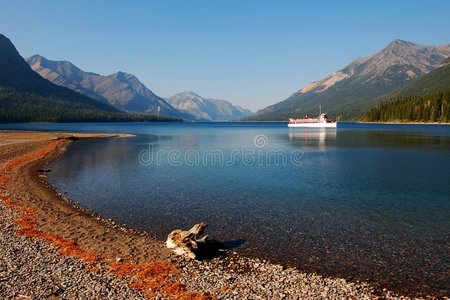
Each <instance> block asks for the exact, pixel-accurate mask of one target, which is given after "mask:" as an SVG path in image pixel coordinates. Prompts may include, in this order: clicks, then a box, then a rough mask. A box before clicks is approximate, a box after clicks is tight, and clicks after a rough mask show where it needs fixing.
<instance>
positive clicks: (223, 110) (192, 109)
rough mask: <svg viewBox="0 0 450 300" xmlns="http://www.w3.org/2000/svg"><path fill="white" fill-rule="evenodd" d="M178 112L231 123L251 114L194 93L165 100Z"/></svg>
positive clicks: (181, 94)
mask: <svg viewBox="0 0 450 300" xmlns="http://www.w3.org/2000/svg"><path fill="white" fill-rule="evenodd" d="M167 100H168V102H169V103H170V104H171V105H172V106H173V107H175V108H177V109H178V110H180V111H183V112H186V113H189V114H191V115H194V116H195V117H197V119H200V120H207V121H233V120H239V119H242V118H246V117H248V116H250V115H251V114H252V112H251V111H250V110H248V109H245V108H242V107H239V106H237V105H233V104H231V103H230V102H228V101H225V100H218V99H210V98H203V97H201V96H199V95H197V94H195V93H194V92H182V93H178V94H176V95H173V96H172V97H170V98H168V99H167Z"/></svg>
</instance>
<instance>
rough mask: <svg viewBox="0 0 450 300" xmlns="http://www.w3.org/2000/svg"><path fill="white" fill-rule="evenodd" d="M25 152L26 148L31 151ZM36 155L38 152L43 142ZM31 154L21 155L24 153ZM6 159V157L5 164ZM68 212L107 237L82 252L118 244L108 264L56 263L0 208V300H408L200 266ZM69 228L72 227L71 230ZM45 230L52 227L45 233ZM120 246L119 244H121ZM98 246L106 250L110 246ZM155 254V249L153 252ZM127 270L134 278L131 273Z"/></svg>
mask: <svg viewBox="0 0 450 300" xmlns="http://www.w3.org/2000/svg"><path fill="white" fill-rule="evenodd" d="M14 134H15V135H16V136H15V137H14V138H15V139H18V138H17V135H19V136H20V134H19V133H14ZM47 135H49V134H47ZM55 135H56V134H53V135H52V134H50V137H46V138H44V141H47V143H48V142H49V141H50V140H53V139H54V136H55ZM18 140H19V142H14V143H15V144H14V145H16V146H17V145H19V146H17V147H19V148H20V143H24V141H27V142H33V135H32V134H31V137H30V136H26V137H23V136H22V137H20V139H18ZM38 144H39V143H38ZM23 145H24V147H27V148H29V147H30V144H23ZM44 145H45V143H44ZM39 147H42V140H40V144H39ZM19 148H17V149H19ZM22 148H23V147H22ZM17 149H16V148H11V149H9V150H8V149H7V148H5V145H0V150H1V151H2V152H0V166H2V165H1V164H2V163H3V165H4V164H5V163H6V162H7V161H9V160H11V158H17V156H18V155H19V154H20V153H21V151H17ZM37 149H38V148H37ZM22 150H23V149H22ZM8 151H9V152H10V153H9V152H8ZM24 151H25V150H24ZM29 151H30V150H29V149H27V150H26V151H25V152H29ZM5 153H6V154H8V153H9V154H8V155H9V156H10V157H8V155H6V154H5ZM2 156H4V157H2ZM2 160H3V161H2ZM44 162H45V161H42V163H44ZM30 174H31V175H30ZM18 175H20V176H24V178H25V179H23V180H24V182H25V184H26V183H27V182H31V181H32V180H31V178H30V176H35V177H36V178H37V174H35V173H33V172H31V173H30V172H25V171H24V170H22V171H21V172H20V174H18ZM8 176H10V175H8ZM27 176H28V177H27ZM12 178H14V177H12ZM17 178H18V177H17ZM17 180H19V179H17ZM0 183H1V182H0ZM40 185H41V187H39V188H41V189H47V190H48V187H45V186H44V184H42V182H40ZM0 186H1V184H0ZM24 187H25V185H23V184H22V185H21V184H18V185H17V187H16V190H14V189H13V192H14V191H16V192H17V190H19V189H23V188H24ZM5 193H9V191H6V190H4V191H3V194H5ZM30 193H31V194H30V195H31V196H30V195H28V198H27V199H28V201H30V204H33V205H36V207H38V208H39V209H44V208H45V207H44V204H47V205H48V204H49V203H50V202H55V201H57V202H58V203H56V204H57V205H56V206H52V207H51V209H48V211H47V217H49V216H50V215H49V213H51V214H56V213H58V211H57V210H58V209H65V210H68V208H67V207H66V206H67V205H68V204H67V202H66V201H65V200H64V199H62V198H61V197H57V198H51V197H50V196H51V194H49V192H48V191H47V192H46V193H43V194H39V197H41V198H42V197H43V198H42V199H41V201H44V202H45V203H44V204H42V203H40V202H38V203H37V204H35V203H34V201H36V200H35V199H34V198H39V197H37V196H36V195H35V194H33V193H37V192H36V190H33V189H32V190H31V192H30ZM13 195H14V194H13ZM33 195H34V196H35V197H33ZM0 196H2V195H0ZM3 196H4V195H3ZM30 197H31V198H30ZM0 199H2V200H4V197H3V198H1V197H0ZM49 199H52V200H51V201H50V200H49ZM73 209H74V210H75V211H78V213H73V211H72V210H69V211H70V213H67V212H64V214H61V215H62V216H65V217H66V218H68V220H64V222H66V221H67V222H68V221H70V220H71V219H74V218H75V220H72V222H79V220H81V219H80V215H82V216H83V219H82V220H83V221H86V222H87V225H86V226H91V227H92V226H94V227H95V230H97V231H98V230H100V229H99V228H97V227H102V226H103V227H102V228H101V230H100V231H101V232H103V231H104V232H105V233H104V235H98V234H97V235H90V233H89V232H85V231H83V232H82V234H83V235H87V237H85V239H86V241H85V242H86V243H85V244H82V246H83V247H86V248H87V249H85V250H90V251H92V250H95V251H99V250H98V249H101V248H99V245H101V244H102V240H101V239H99V238H102V239H104V238H105V237H106V238H108V237H110V236H112V237H113V238H115V237H117V240H118V241H115V242H116V244H117V245H116V246H117V249H118V250H117V249H116V250H114V249H112V250H111V249H108V250H109V251H110V253H109V252H108V255H109V260H108V259H105V260H103V261H100V262H98V263H94V264H92V263H87V262H84V261H82V260H80V259H79V258H77V257H67V256H63V255H61V252H60V251H58V250H57V248H56V247H55V246H54V245H50V244H49V243H48V242H46V241H42V240H39V239H35V238H30V237H26V236H22V235H20V234H18V231H17V230H18V229H20V228H18V227H19V226H17V224H16V223H17V222H16V221H17V218H18V217H19V214H20V213H19V212H17V211H15V210H14V209H12V208H11V207H8V206H7V205H5V202H3V201H0V299H119V300H120V299H180V298H184V299H377V298H383V299H410V298H408V297H398V296H396V295H394V294H393V293H390V292H388V291H383V295H379V294H376V293H375V292H374V290H373V288H372V287H371V286H370V285H368V284H365V283H352V282H347V281H346V280H344V279H339V278H324V277H322V276H319V275H316V274H306V273H302V272H299V271H298V270H296V269H291V268H288V269H285V268H283V267H282V266H279V265H275V264H271V263H269V262H267V261H264V260H258V259H251V258H246V257H242V256H240V255H238V254H237V253H235V252H233V251H228V254H227V255H226V256H224V257H218V258H214V259H212V260H206V261H193V260H188V259H184V258H180V257H176V256H175V255H172V254H166V253H167V250H166V249H162V248H161V247H164V246H163V244H162V243H161V242H159V241H155V240H153V241H152V240H150V239H149V237H142V238H140V237H135V234H134V233H132V231H130V232H128V231H127V230H124V229H123V228H121V227H120V226H115V225H114V224H110V223H111V222H108V221H104V220H100V221H99V220H97V219H98V218H94V217H92V216H87V214H86V212H82V211H79V210H77V209H76V207H75V206H74V208H73ZM38 212H39V213H40V211H38ZM36 218H37V216H36ZM77 218H78V219H77ZM85 219H86V220H85ZM39 220H40V222H41V223H39V224H40V226H42V227H40V230H43V229H42V228H46V227H45V226H46V225H48V224H46V223H45V222H49V221H48V220H46V218H45V215H44V216H39ZM57 220H58V223H59V221H60V222H62V221H63V220H61V218H60V217H59V219H58V218H57ZM67 224H68V225H67V226H70V224H74V223H70V222H69V223H67ZM77 224H78V223H77ZM51 228H52V224H51V223H50V224H49V225H48V227H47V229H46V230H51ZM69 229H70V230H69V231H68V232H67V233H65V234H66V236H64V238H65V239H70V238H72V239H71V240H77V241H80V243H81V240H80V236H79V235H78V234H79V233H78V232H76V231H73V230H71V229H72V228H69ZM52 234H54V233H52ZM119 237H120V238H119ZM121 240H124V242H123V243H121ZM103 242H105V243H106V245H108V243H109V240H108V239H106V241H103ZM133 243H136V244H133ZM145 243H150V244H152V245H151V248H150V250H151V251H154V252H155V253H152V255H153V256H151V255H150V256H149V257H147V256H145V255H142V252H143V251H144V252H145V250H146V248H145V247H144V246H146V245H143V244H145ZM97 244H98V245H97ZM123 245H126V247H127V248H129V249H132V250H133V251H128V252H126V253H129V255H128V256H123V251H122V249H121V248H120V247H121V246H123ZM158 247H159V248H161V249H159V250H158ZM155 249H156V250H155ZM158 253H159V254H158ZM133 254H135V255H136V257H134V256H133ZM157 254H158V255H159V256H157ZM141 257H143V258H141ZM152 257H160V259H161V261H163V263H160V264H162V266H163V267H168V268H171V266H173V270H172V269H170V270H168V271H167V270H166V271H161V270H162V269H161V268H152V266H153V265H152V264H156V263H155V259H154V258H152ZM134 258H135V259H134ZM133 260H136V261H138V263H141V264H138V263H136V264H129V261H133ZM144 263H146V264H144ZM129 265H130V266H132V267H133V268H134V269H136V270H137V269H139V270H138V271H136V272H134V273H133V272H130V271H129V269H130V268H129ZM158 266H159V265H158ZM123 270H127V272H128V273H127V272H125V271H123ZM155 272H156V273H155ZM159 272H163V273H164V272H165V273H164V274H160V273H159ZM150 273H151V274H150ZM139 276H141V277H142V278H143V279H142V278H141V277H139ZM146 276H147V277H146ZM131 287H134V288H131ZM152 289H153V290H152ZM149 295H150V296H149ZM429 298H431V297H429Z"/></svg>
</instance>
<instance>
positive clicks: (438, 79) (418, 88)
mask: <svg viewBox="0 0 450 300" xmlns="http://www.w3.org/2000/svg"><path fill="white" fill-rule="evenodd" d="M449 89H450V57H448V58H446V59H445V60H444V61H442V62H441V64H439V67H438V68H437V69H435V70H433V71H431V72H430V73H427V74H425V75H423V76H421V77H419V78H417V79H414V80H412V81H411V82H410V83H409V84H408V85H406V86H405V87H403V88H400V89H397V90H395V91H394V92H392V93H389V94H387V95H385V96H383V97H382V98H381V100H388V99H392V98H394V97H399V96H415V95H423V94H428V93H430V92H435V91H445V90H449Z"/></svg>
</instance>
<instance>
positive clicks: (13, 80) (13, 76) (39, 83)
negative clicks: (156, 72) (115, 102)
mask: <svg viewBox="0 0 450 300" xmlns="http://www.w3.org/2000/svg"><path fill="white" fill-rule="evenodd" d="M0 86H1V87H8V88H15V89H18V90H21V91H25V92H28V93H35V94H37V95H40V96H49V97H59V98H63V99H67V100H71V101H74V102H78V103H83V104H86V105H89V106H92V107H93V108H98V109H101V110H105V111H117V110H116V109H115V108H113V107H112V106H111V105H109V104H105V103H101V102H99V101H95V100H93V99H91V98H89V97H86V96H84V95H81V94H79V93H76V92H74V91H72V90H70V89H68V88H65V87H61V86H58V85H56V84H53V83H51V82H50V81H48V80H45V79H43V78H42V77H41V76H39V75H38V74H36V73H35V72H34V71H33V70H32V69H31V68H30V66H29V65H28V64H27V62H26V61H25V60H24V59H23V58H22V56H20V54H19V52H18V51H17V49H16V48H15V47H14V45H13V43H12V42H11V41H10V40H9V39H8V38H7V37H5V36H4V35H2V34H0Z"/></svg>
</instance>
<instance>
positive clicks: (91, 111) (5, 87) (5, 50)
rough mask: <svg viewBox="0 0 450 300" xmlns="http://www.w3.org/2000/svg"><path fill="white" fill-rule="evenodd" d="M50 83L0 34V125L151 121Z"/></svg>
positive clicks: (155, 118) (146, 117)
mask: <svg viewBox="0 0 450 300" xmlns="http://www.w3.org/2000/svg"><path fill="white" fill-rule="evenodd" d="M160 119H161V118H158V117H153V116H142V115H132V114H127V113H124V112H119V111H118V110H117V109H115V108H114V107H112V106H111V105H109V104H106V103H102V102H99V101H97V100H94V99H91V98H89V97H86V96H84V95H81V94H79V93H77V92H74V91H72V90H71V89H68V88H65V87H61V86H59V85H56V84H53V83H51V82H50V81H48V80H46V79H44V78H42V77H41V76H39V74H37V73H36V72H34V71H33V70H32V69H31V68H30V66H29V65H28V64H27V62H26V61H25V60H24V59H23V58H22V57H21V56H20V54H19V52H18V51H17V49H16V48H15V47H14V45H13V44H12V42H11V41H10V40H9V39H8V38H7V37H5V36H4V35H2V34H0V122H79V121H85V122H88V121H151V120H160Z"/></svg>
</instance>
